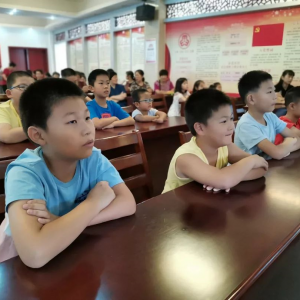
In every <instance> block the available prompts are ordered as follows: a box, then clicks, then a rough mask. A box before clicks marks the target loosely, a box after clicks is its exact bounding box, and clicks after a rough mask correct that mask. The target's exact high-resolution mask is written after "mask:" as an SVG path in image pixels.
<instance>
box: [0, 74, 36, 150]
mask: <svg viewBox="0 0 300 300" xmlns="http://www.w3.org/2000/svg"><path fill="white" fill-rule="evenodd" d="M33 82H34V79H33V78H32V77H31V76H30V75H29V74H28V73H27V72H24V71H15V72H12V73H11V74H10V75H9V76H8V78H7V90H6V95H7V97H8V98H10V100H8V101H6V102H4V103H1V104H0V141H1V142H3V143H7V144H12V143H20V142H22V141H24V140H26V139H27V136H26V134H25V132H24V131H23V128H22V124H21V120H20V116H19V103H20V98H21V95H22V93H23V91H25V90H26V89H27V88H28V86H29V85H31V84H32V83H33Z"/></svg>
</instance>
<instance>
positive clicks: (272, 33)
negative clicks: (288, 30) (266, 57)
mask: <svg viewBox="0 0 300 300" xmlns="http://www.w3.org/2000/svg"><path fill="white" fill-rule="evenodd" d="M283 31H284V23H280V24H270V25H257V26H254V27H253V40H252V47H263V46H281V45H282V40H283Z"/></svg>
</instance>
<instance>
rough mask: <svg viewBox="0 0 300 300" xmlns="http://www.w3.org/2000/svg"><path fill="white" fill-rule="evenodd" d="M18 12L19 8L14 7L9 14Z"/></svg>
mask: <svg viewBox="0 0 300 300" xmlns="http://www.w3.org/2000/svg"><path fill="white" fill-rule="evenodd" d="M16 12H17V10H16V9H15V8H14V9H13V10H11V11H10V12H9V14H10V15H11V16H12V15H13V14H15V13H16Z"/></svg>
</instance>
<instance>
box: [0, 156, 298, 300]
mask: <svg viewBox="0 0 300 300" xmlns="http://www.w3.org/2000/svg"><path fill="white" fill-rule="evenodd" d="M299 168H300V152H298V153H295V154H294V155H293V156H290V157H289V158H288V159H285V160H283V161H280V162H276V161H273V162H271V163H270V170H269V173H268V175H267V176H266V178H265V179H264V178H262V179H259V180H256V181H253V182H245V183H242V184H240V185H238V186H237V187H236V188H234V189H232V191H231V192H230V194H228V195H227V194H225V193H219V194H211V193H207V192H204V191H203V190H202V188H201V186H200V185H198V184H196V183H190V184H188V185H186V186H183V187H181V188H179V189H177V190H174V191H171V192H169V193H166V194H164V195H160V196H158V197H155V198H152V199H150V200H148V201H146V202H144V203H141V204H140V205H138V207H137V213H136V215H135V216H131V217H128V218H124V219H121V220H116V221H111V222H108V223H104V224H101V225H97V226H93V227H90V228H88V229H86V230H85V231H84V233H83V234H82V235H81V236H80V237H79V238H78V239H77V240H76V241H75V242H74V243H73V244H72V245H71V246H70V247H69V248H68V249H66V250H65V251H64V252H63V253H61V254H60V255H58V257H56V258H55V259H53V260H52V261H51V262H50V263H48V264H47V265H46V266H45V267H43V268H42V269H39V270H32V269H29V268H27V267H25V266H24V265H23V263H22V262H21V261H20V259H19V258H14V259H11V260H9V261H7V262H4V263H2V264H0V274H1V282H0V287H1V289H0V292H1V298H2V299H5V300H10V299H12V300H14V299H24V300H26V299H33V298H36V299H43V300H47V299H51V300H52V299H58V298H60V299H66V300H68V299H88V300H92V299H96V298H97V299H115V300H119V299H121V300H127V299H128V300H135V299H143V300H148V299H149V300H153V299H173V300H177V299H179V300H182V299H185V300H190V299H191V300H194V299H211V300H221V299H225V298H227V297H229V298H227V299H236V298H237V297H239V296H241V295H242V293H243V292H244V291H245V290H246V289H247V287H249V286H250V285H251V284H252V283H253V282H254V280H255V279H256V278H257V277H258V276H259V275H260V272H261V271H262V270H263V269H264V267H265V266H266V264H267V263H271V262H272V259H274V258H275V257H276V255H277V254H278V253H280V252H281V251H282V249H283V248H284V246H285V245H287V244H288V243H289V242H290V241H291V240H292V239H293V238H294V236H295V235H296V234H297V232H298V231H297V230H298V229H299V224H300V219H299V213H300V197H299V193H300V185H299V179H300V175H299ZM298 257H299V255H298ZM275 264H276V262H275ZM249 299H251V300H252V299H256V298H249ZM268 299H272V298H268ZM264 300H265V299H264Z"/></svg>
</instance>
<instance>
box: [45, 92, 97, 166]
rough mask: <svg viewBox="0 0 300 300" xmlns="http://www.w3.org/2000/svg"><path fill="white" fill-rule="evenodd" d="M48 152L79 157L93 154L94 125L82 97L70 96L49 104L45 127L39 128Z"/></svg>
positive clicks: (64, 156)
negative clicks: (49, 111) (57, 102)
mask: <svg viewBox="0 0 300 300" xmlns="http://www.w3.org/2000/svg"><path fill="white" fill-rule="evenodd" d="M41 132H42V136H43V139H44V143H45V144H44V145H42V146H44V147H45V150H46V151H47V153H48V154H49V153H51V155H53V156H54V157H58V158H62V159H71V160H79V159H83V158H86V157H89V156H90V155H91V154H92V150H93V146H94V140H95V127H94V124H93V122H92V120H91V119H90V113H89V111H88V109H87V107H86V105H85V103H84V101H83V99H82V98H80V97H76V98H69V99H66V100H64V101H62V102H60V103H59V104H57V105H55V106H53V107H52V113H51V115H50V117H49V119H48V121H47V130H46V131H45V130H41Z"/></svg>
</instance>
